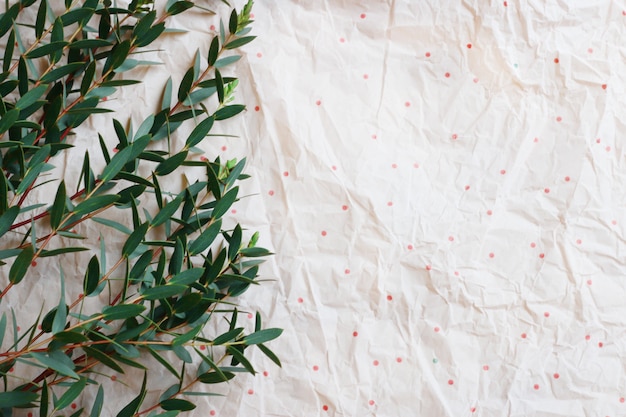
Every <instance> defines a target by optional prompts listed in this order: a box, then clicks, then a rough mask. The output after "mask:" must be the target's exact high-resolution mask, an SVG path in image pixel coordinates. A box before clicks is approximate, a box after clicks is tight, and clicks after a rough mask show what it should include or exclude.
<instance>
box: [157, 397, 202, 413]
mask: <svg viewBox="0 0 626 417" xmlns="http://www.w3.org/2000/svg"><path fill="white" fill-rule="evenodd" d="M159 406H160V407H161V408H162V409H164V410H165V411H170V410H177V411H190V410H193V409H194V408H196V406H195V405H194V404H193V403H191V402H189V401H187V400H181V399H178V398H172V399H170V400H165V401H162V402H161V403H160V404H159Z"/></svg>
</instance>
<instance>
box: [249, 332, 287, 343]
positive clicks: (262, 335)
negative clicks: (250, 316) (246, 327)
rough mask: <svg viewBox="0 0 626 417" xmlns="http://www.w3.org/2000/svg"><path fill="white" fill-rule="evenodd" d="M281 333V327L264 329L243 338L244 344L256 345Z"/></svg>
mask: <svg viewBox="0 0 626 417" xmlns="http://www.w3.org/2000/svg"><path fill="white" fill-rule="evenodd" d="M282 333H283V329H265V330H259V331H258V332H254V333H252V334H249V335H248V336H246V337H244V338H243V341H244V342H245V344H246V345H258V344H259V343H265V342H269V341H270V340H274V339H276V338H277V337H278V336H280V335H281V334H282Z"/></svg>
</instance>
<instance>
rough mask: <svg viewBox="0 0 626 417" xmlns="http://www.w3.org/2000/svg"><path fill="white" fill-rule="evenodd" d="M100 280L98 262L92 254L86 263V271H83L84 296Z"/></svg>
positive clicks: (92, 290) (96, 286) (94, 288)
mask: <svg viewBox="0 0 626 417" xmlns="http://www.w3.org/2000/svg"><path fill="white" fill-rule="evenodd" d="M99 282H100V262H98V257H97V256H96V255H93V256H92V257H91V259H90V260H89V264H88V265H87V271H85V279H84V280H83V292H84V294H85V296H88V295H90V294H91V293H93V292H94V291H95V290H96V288H98V284H99Z"/></svg>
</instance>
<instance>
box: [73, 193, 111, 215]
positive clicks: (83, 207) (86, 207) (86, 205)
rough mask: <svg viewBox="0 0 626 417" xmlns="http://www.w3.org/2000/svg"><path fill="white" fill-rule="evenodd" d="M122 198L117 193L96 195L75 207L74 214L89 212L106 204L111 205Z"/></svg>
mask: <svg viewBox="0 0 626 417" xmlns="http://www.w3.org/2000/svg"><path fill="white" fill-rule="evenodd" d="M119 199H120V196H119V195H116V194H105V195H96V196H93V197H89V198H88V199H87V200H84V201H83V202H81V203H80V204H79V205H77V206H76V207H75V208H74V214H80V215H83V214H88V213H91V212H93V211H96V210H98V209H102V208H104V207H106V206H110V205H111V204H113V203H115V202H116V201H117V200H119Z"/></svg>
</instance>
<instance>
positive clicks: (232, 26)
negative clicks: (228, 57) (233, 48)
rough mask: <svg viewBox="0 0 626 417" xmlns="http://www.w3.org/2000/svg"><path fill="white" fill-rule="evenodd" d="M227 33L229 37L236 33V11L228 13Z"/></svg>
mask: <svg viewBox="0 0 626 417" xmlns="http://www.w3.org/2000/svg"><path fill="white" fill-rule="evenodd" d="M228 31H229V32H230V33H231V35H234V34H235V33H236V32H237V10H235V9H233V11H232V12H231V13H230V19H229V20H228Z"/></svg>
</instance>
